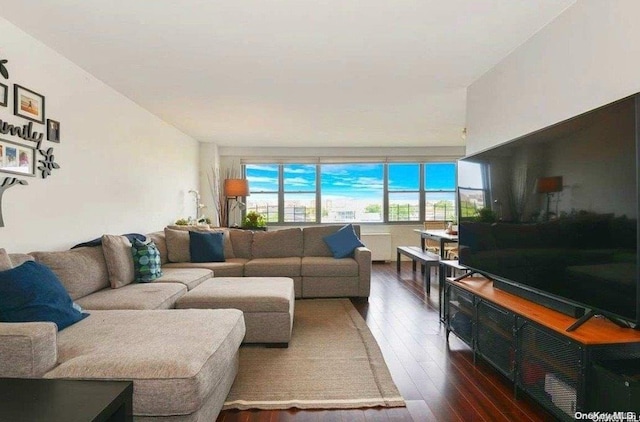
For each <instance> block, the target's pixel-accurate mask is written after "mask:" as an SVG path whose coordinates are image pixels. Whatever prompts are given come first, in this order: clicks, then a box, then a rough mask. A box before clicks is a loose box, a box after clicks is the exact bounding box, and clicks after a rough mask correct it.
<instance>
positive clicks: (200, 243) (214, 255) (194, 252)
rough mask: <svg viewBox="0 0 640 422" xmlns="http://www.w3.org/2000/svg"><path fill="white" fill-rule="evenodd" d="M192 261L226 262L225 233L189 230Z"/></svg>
mask: <svg viewBox="0 0 640 422" xmlns="http://www.w3.org/2000/svg"><path fill="white" fill-rule="evenodd" d="M189 253H190V254H191V262H224V233H222V232H215V233H207V232H195V231H190V232H189Z"/></svg>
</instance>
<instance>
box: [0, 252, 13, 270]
mask: <svg viewBox="0 0 640 422" xmlns="http://www.w3.org/2000/svg"><path fill="white" fill-rule="evenodd" d="M11 268H13V264H12V263H11V258H9V254H8V253H7V251H5V250H4V248H0V271H5V270H10V269H11Z"/></svg>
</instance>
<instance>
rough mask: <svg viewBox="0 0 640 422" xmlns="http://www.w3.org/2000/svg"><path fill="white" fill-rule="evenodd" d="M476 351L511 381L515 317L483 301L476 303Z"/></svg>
mask: <svg viewBox="0 0 640 422" xmlns="http://www.w3.org/2000/svg"><path fill="white" fill-rule="evenodd" d="M477 312H478V314H477V315H478V322H477V325H476V351H477V353H478V354H479V355H480V356H482V357H483V358H485V359H486V360H488V361H489V362H490V363H492V364H493V365H494V366H495V367H496V368H497V369H498V370H500V372H502V373H503V374H504V375H506V376H507V377H508V378H509V379H510V380H513V375H514V373H515V360H516V356H515V346H516V344H515V335H514V330H515V322H516V316H515V314H513V313H512V312H509V311H506V310H504V309H502V308H499V307H497V306H494V305H491V304H490V303H488V302H485V301H484V300H481V301H479V303H478V311H477Z"/></svg>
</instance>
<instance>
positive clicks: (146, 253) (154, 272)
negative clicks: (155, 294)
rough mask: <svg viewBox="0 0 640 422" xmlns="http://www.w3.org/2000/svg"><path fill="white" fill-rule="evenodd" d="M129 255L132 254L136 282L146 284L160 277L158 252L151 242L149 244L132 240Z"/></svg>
mask: <svg viewBox="0 0 640 422" xmlns="http://www.w3.org/2000/svg"><path fill="white" fill-rule="evenodd" d="M131 253H132V254H133V268H134V270H135V281H136V282H138V283H148V282H150V281H153V280H155V279H156V278H158V277H161V276H162V269H161V268H160V251H158V248H157V247H156V244H155V243H153V242H152V241H151V240H150V241H149V242H141V241H139V240H138V239H133V242H132V243H131Z"/></svg>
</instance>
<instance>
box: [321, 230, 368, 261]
mask: <svg viewBox="0 0 640 422" xmlns="http://www.w3.org/2000/svg"><path fill="white" fill-rule="evenodd" d="M322 240H324V243H326V244H327V246H328V247H329V249H331V252H332V253H333V257H334V258H346V257H348V256H351V255H352V254H353V250H354V249H355V248H357V247H360V246H364V244H363V243H362V242H361V241H360V239H358V235H356V231H355V229H354V228H353V225H352V224H347V225H346V226H344V227H342V228H341V229H340V230H338V231H337V232H335V233H333V234H330V235H329V236H325V237H323V238H322Z"/></svg>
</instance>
